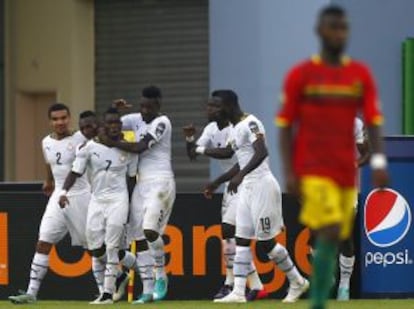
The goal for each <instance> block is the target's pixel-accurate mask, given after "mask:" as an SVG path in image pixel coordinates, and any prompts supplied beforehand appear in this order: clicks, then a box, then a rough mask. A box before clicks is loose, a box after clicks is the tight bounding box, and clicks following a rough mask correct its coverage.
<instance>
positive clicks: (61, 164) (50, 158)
mask: <svg viewBox="0 0 414 309" xmlns="http://www.w3.org/2000/svg"><path fill="white" fill-rule="evenodd" d="M86 141H87V139H86V137H85V136H83V134H82V133H81V132H79V131H77V132H76V133H74V134H72V135H70V136H67V137H65V138H63V139H61V140H57V139H54V138H53V137H51V136H50V135H48V136H46V137H45V138H43V140H42V150H43V156H44V158H45V161H46V164H49V165H50V168H51V170H52V174H53V179H54V181H55V188H62V187H63V184H64V182H65V179H66V177H67V176H68V174H69V173H70V171H71V168H72V163H73V161H74V160H75V155H76V149H77V147H78V146H79V145H81V144H83V143H84V142H86ZM85 192H90V186H89V183H88V181H87V178H86V177H85V176H82V177H80V178H79V179H78V180H77V182H76V184H75V185H74V186H73V187H72V189H71V191H70V194H68V195H69V196H70V195H78V194H84V193H85Z"/></svg>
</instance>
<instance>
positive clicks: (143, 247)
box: [135, 239, 149, 252]
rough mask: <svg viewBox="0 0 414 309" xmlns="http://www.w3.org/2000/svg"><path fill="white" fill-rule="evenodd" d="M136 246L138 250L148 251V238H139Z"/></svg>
mask: <svg viewBox="0 0 414 309" xmlns="http://www.w3.org/2000/svg"><path fill="white" fill-rule="evenodd" d="M135 248H137V252H143V251H147V250H148V249H149V248H148V242H147V240H146V239H141V240H137V241H136V242H135Z"/></svg>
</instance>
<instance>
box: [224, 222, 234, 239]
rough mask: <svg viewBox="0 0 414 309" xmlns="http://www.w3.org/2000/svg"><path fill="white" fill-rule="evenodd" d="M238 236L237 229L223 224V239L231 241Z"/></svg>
mask: <svg viewBox="0 0 414 309" xmlns="http://www.w3.org/2000/svg"><path fill="white" fill-rule="evenodd" d="M235 234H236V227H235V226H234V225H232V224H229V223H222V224H221V237H223V239H230V238H234V235H235Z"/></svg>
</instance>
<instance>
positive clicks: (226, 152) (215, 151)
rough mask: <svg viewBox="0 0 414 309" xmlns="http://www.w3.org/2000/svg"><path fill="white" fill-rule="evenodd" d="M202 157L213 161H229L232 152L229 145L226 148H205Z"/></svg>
mask: <svg viewBox="0 0 414 309" xmlns="http://www.w3.org/2000/svg"><path fill="white" fill-rule="evenodd" d="M204 155H206V156H208V157H210V158H214V159H230V158H231V157H233V155H234V151H233V149H232V148H231V146H230V145H229V146H227V147H226V148H206V150H205V152H204Z"/></svg>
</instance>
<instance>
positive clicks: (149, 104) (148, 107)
mask: <svg viewBox="0 0 414 309" xmlns="http://www.w3.org/2000/svg"><path fill="white" fill-rule="evenodd" d="M140 112H141V115H142V119H143V120H144V121H145V122H146V123H150V122H151V121H152V120H153V119H154V118H155V117H157V115H158V113H159V112H160V105H159V103H158V100H157V99H149V98H144V97H143V98H141V103H140Z"/></svg>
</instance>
